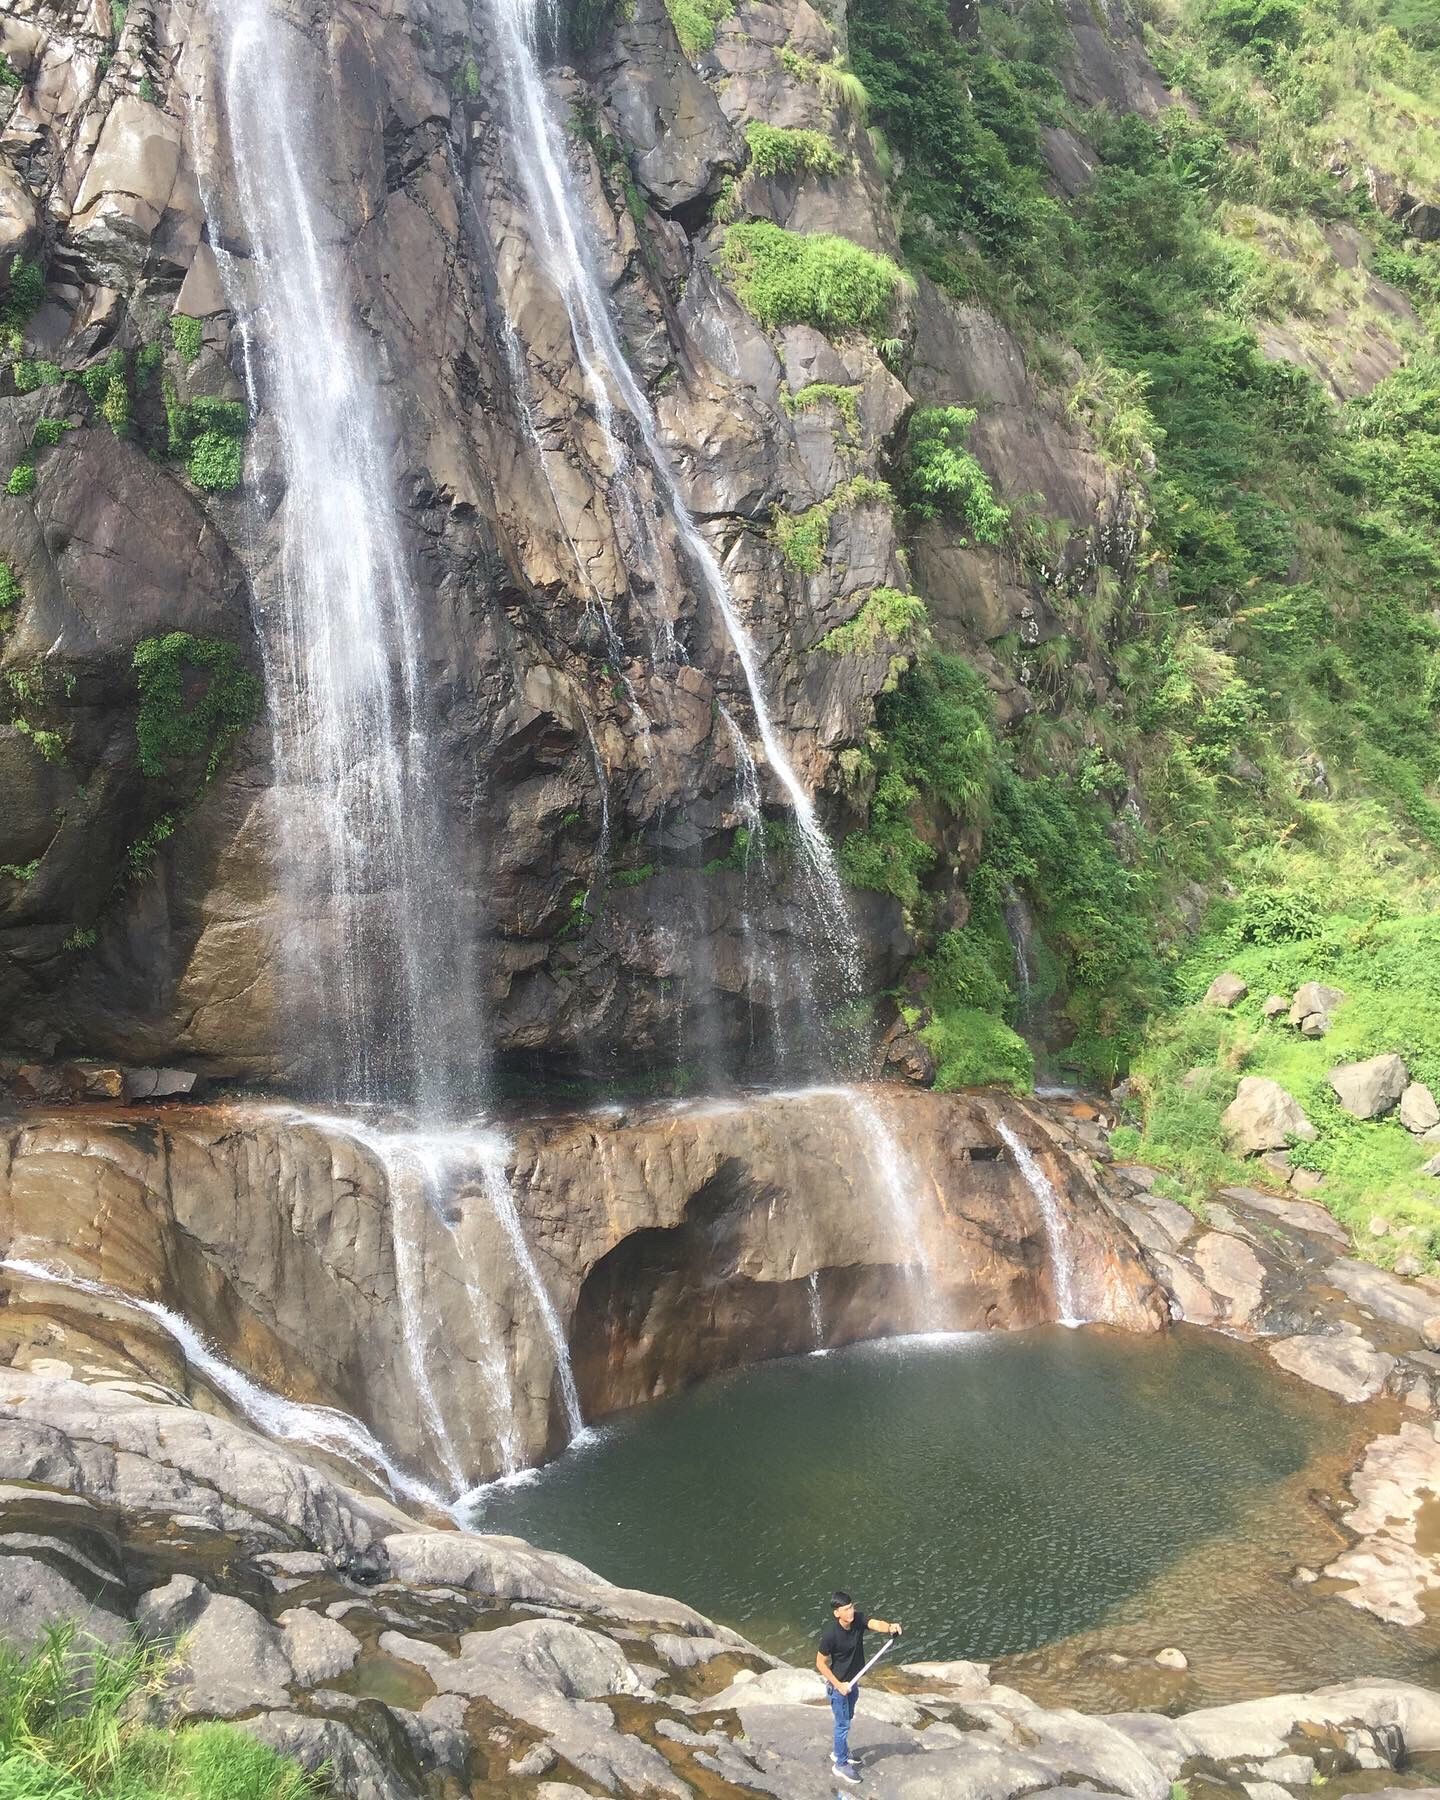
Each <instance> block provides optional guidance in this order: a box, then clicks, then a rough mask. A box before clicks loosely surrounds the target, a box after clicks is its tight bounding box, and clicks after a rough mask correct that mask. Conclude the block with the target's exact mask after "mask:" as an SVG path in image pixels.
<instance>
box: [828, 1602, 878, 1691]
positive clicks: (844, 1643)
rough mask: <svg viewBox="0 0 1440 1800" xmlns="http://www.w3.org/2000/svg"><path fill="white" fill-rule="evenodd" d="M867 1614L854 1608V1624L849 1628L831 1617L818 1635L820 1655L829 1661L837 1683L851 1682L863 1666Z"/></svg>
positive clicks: (868, 1621)
mask: <svg viewBox="0 0 1440 1800" xmlns="http://www.w3.org/2000/svg"><path fill="white" fill-rule="evenodd" d="M869 1623H870V1619H869V1616H868V1614H866V1613H863V1612H861V1610H860V1608H859V1607H858V1606H857V1607H856V1608H855V1618H854V1622H853V1623H852V1624H850V1625H849V1626H845V1625H842V1624H841V1623H840V1621H839V1620H838V1619H837V1618H835V1617H834V1616H833V1615H832V1616H831V1619H830V1623H829V1624H828V1625H827V1626H826V1627H825V1629H824V1631H822V1632H821V1633H820V1654H821V1655H822V1656H825V1657H828V1658H829V1659H830V1668H831V1671H832V1673H833V1674H834V1676H835V1679H836V1680H837V1681H853V1680H854V1679H855V1677H856V1676H857V1675H858V1674H859V1673H860V1671H861V1669H863V1668H864V1666H865V1630H866V1627H867V1626H868V1625H869Z"/></svg>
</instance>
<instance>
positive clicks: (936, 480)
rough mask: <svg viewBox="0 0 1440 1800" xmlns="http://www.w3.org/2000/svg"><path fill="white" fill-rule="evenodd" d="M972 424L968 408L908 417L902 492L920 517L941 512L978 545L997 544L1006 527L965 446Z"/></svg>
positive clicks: (1006, 515)
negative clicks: (959, 525)
mask: <svg viewBox="0 0 1440 1800" xmlns="http://www.w3.org/2000/svg"><path fill="white" fill-rule="evenodd" d="M974 423H975V414H974V412H973V411H972V410H971V408H970V407H968V406H924V407H921V408H920V409H919V410H918V411H917V412H915V413H913V414H912V415H911V418H910V432H909V437H908V438H907V440H906V445H905V465H904V474H903V476H902V478H901V494H902V496H903V497H904V500H905V503H906V505H907V506H908V507H909V509H910V510H911V512H913V513H916V514H918V516H919V517H920V518H922V519H936V518H939V517H941V515H942V514H943V515H944V516H946V517H947V518H951V519H953V520H955V521H956V523H957V524H961V525H964V526H965V527H966V529H967V530H968V531H969V532H970V535H971V536H972V537H973V538H975V539H976V540H977V541H978V542H979V543H982V544H998V543H1000V542H1001V541H1002V540H1003V539H1004V536H1005V530H1006V527H1007V526H1008V525H1009V523H1010V511H1009V508H1008V507H1004V506H1001V504H1000V503H999V501H998V500H997V499H996V498H995V494H994V490H993V489H992V488H991V486H990V477H989V476H988V475H987V474H986V473H985V471H984V469H982V468H981V466H980V464H979V462H977V460H976V459H975V457H974V456H973V455H972V454H971V452H970V451H969V450H967V449H966V448H965V447H964V446H965V434H966V433H967V432H968V431H969V429H970V427H971V426H972V425H973V424H974Z"/></svg>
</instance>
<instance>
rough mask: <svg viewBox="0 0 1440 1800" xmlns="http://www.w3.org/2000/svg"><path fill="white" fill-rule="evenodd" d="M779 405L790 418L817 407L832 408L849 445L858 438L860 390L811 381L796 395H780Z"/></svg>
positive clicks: (827, 382) (857, 440) (784, 393)
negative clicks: (843, 428)
mask: <svg viewBox="0 0 1440 1800" xmlns="http://www.w3.org/2000/svg"><path fill="white" fill-rule="evenodd" d="M780 404H781V406H782V407H783V408H784V410H785V411H786V412H787V413H790V414H791V415H792V416H793V415H794V414H795V413H797V412H813V411H814V409H815V408H816V407H817V406H833V407H834V408H835V410H836V412H838V413H839V415H840V419H841V423H842V424H843V425H844V427H845V430H846V433H847V435H848V436H849V438H850V441H851V443H858V442H859V438H860V390H859V388H858V387H841V386H839V385H838V383H836V382H833V381H811V382H809V383H807V384H806V386H804V387H802V388H800V389H799V390H798V391H797V392H796V393H793V394H790V393H786V392H785V391H784V390H783V389H782V390H781V394H780Z"/></svg>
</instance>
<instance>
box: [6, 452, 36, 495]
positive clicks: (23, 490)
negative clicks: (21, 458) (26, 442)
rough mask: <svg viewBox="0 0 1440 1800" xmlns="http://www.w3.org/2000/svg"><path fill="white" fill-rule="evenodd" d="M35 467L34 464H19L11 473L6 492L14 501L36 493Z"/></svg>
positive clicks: (27, 462)
mask: <svg viewBox="0 0 1440 1800" xmlns="http://www.w3.org/2000/svg"><path fill="white" fill-rule="evenodd" d="M35 479H36V477H35V465H34V463H33V462H29V461H26V462H19V463H16V465H15V467H14V468H13V469H12V470H11V471H10V476H9V479H8V480H7V481H6V483H5V492H6V493H7V494H8V495H9V496H10V498H11V499H12V500H18V499H20V498H21V497H22V496H23V495H25V494H33V493H34V492H35Z"/></svg>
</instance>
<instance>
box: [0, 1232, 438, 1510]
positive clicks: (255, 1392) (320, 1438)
mask: <svg viewBox="0 0 1440 1800" xmlns="http://www.w3.org/2000/svg"><path fill="white" fill-rule="evenodd" d="M0 1269H5V1270H7V1271H8V1272H9V1273H10V1274H12V1275H20V1276H23V1277H24V1278H25V1279H26V1280H28V1281H48V1282H53V1283H55V1285H56V1286H58V1287H65V1288H70V1289H72V1290H73V1291H74V1292H76V1293H80V1294H87V1295H89V1296H90V1297H91V1298H92V1299H96V1300H107V1301H109V1302H111V1303H112V1304H113V1305H116V1306H124V1307H128V1308H129V1309H130V1310H131V1311H132V1312H138V1313H141V1314H143V1315H144V1317H145V1318H147V1319H149V1320H151V1321H152V1323H154V1324H156V1325H158V1326H159V1327H160V1329H161V1330H162V1331H163V1332H164V1333H165V1334H166V1335H167V1336H168V1337H169V1338H170V1339H171V1340H172V1341H173V1342H174V1343H175V1344H177V1345H178V1346H179V1348H180V1350H181V1352H182V1353H183V1355H184V1357H185V1361H186V1362H187V1363H188V1364H189V1366H190V1367H191V1368H192V1369H193V1370H194V1371H195V1372H196V1373H197V1374H198V1375H200V1376H201V1377H202V1378H203V1379H204V1380H205V1381H206V1382H208V1383H209V1385H210V1386H211V1387H212V1388H214V1389H215V1390H216V1392H217V1393H221V1394H223V1395H224V1396H225V1398H226V1399H227V1400H229V1401H231V1402H232V1403H233V1404H234V1405H235V1406H236V1407H237V1408H238V1409H239V1410H240V1411H241V1412H242V1413H243V1414H244V1415H245V1417H246V1418H247V1419H249V1421H250V1423H251V1424H252V1425H254V1426H256V1427H257V1428H258V1429H259V1430H261V1431H263V1432H265V1433H266V1434H267V1435H268V1436H270V1437H275V1438H283V1439H285V1440H287V1441H288V1442H290V1443H298V1444H305V1445H307V1446H308V1447H309V1448H310V1449H312V1450H318V1451H321V1452H323V1453H324V1454H326V1455H330V1456H335V1457H338V1458H339V1459H340V1460H341V1461H343V1462H346V1463H348V1464H349V1465H350V1466H351V1467H352V1468H353V1469H357V1470H359V1471H360V1473H362V1474H363V1475H365V1476H366V1477H367V1479H370V1480H373V1479H374V1477H375V1471H376V1470H377V1469H378V1470H379V1471H380V1473H381V1474H382V1475H383V1476H384V1478H385V1481H386V1483H387V1484H388V1486H389V1488H390V1490H391V1492H392V1493H394V1494H400V1495H403V1496H404V1497H405V1498H406V1499H408V1500H414V1501H417V1502H418V1503H419V1504H420V1505H422V1506H429V1507H433V1508H434V1509H435V1510H436V1511H437V1512H449V1511H450V1502H448V1501H446V1500H442V1499H441V1497H440V1495H439V1494H437V1493H436V1492H435V1490H434V1489H433V1488H431V1487H427V1486H426V1485H425V1483H424V1482H423V1481H419V1480H417V1479H416V1478H415V1476H413V1475H410V1474H407V1473H406V1471H405V1470H404V1469H402V1468H400V1466H399V1465H398V1464H397V1463H395V1462H392V1461H391V1459H390V1457H389V1456H388V1455H387V1454H386V1451H385V1448H384V1446H383V1445H382V1444H381V1443H380V1442H379V1441H378V1439H376V1438H375V1437H373V1436H372V1435H371V1434H370V1432H368V1431H367V1430H366V1429H365V1427H364V1426H363V1425H362V1424H361V1423H360V1421H359V1420H358V1419H352V1418H351V1417H350V1415H349V1413H343V1412H340V1411H339V1410H338V1409H336V1408H334V1407H329V1406H302V1405H301V1404H300V1403H299V1402H298V1401H296V1400H286V1399H284V1398H283V1397H282V1396H281V1395H279V1394H275V1393H272V1392H271V1391H270V1390H269V1389H268V1388H263V1387H261V1386H260V1385H259V1384H258V1383H257V1382H254V1381H251V1380H250V1378H249V1376H247V1375H242V1374H241V1373H240V1371H239V1370H238V1369H237V1368H234V1367H233V1366H232V1365H231V1364H230V1363H228V1362H226V1361H225V1359H224V1358H223V1357H222V1356H220V1355H219V1354H218V1353H217V1352H216V1351H215V1350H214V1349H213V1348H212V1347H211V1346H210V1345H209V1344H208V1343H207V1342H206V1340H205V1339H204V1338H203V1337H202V1336H201V1334H200V1333H199V1332H198V1331H197V1330H196V1329H195V1327H194V1326H193V1325H192V1324H191V1323H190V1322H189V1320H188V1319H183V1318H181V1316H180V1315H179V1314H178V1313H173V1312H171V1311H170V1309H169V1307H166V1306H161V1305H160V1304H159V1302H158V1301H155V1300H142V1299H139V1298H138V1297H137V1296H136V1295H134V1294H127V1293H125V1292H124V1290H123V1289H121V1288H116V1287H111V1286H110V1285H109V1284H108V1283H107V1282H103V1281H90V1280H88V1279H87V1278H86V1277H85V1276H83V1275H74V1274H71V1273H70V1272H69V1271H68V1270H64V1269H53V1268H51V1267H49V1266H48V1265H47V1264H45V1263H40V1262H30V1261H27V1260H26V1259H25V1258H23V1257H18V1256H7V1257H0Z"/></svg>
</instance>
